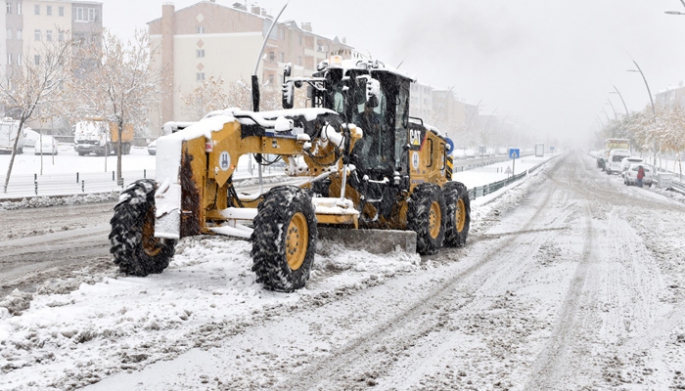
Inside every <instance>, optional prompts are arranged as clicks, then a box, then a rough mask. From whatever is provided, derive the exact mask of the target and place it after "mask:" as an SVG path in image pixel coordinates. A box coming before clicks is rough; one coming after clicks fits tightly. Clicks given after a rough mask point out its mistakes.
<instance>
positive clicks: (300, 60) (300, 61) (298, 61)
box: [297, 57, 302, 66]
mask: <svg viewBox="0 0 685 391" xmlns="http://www.w3.org/2000/svg"><path fill="white" fill-rule="evenodd" d="M297 65H299V66H302V57H297Z"/></svg>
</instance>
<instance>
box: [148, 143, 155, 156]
mask: <svg viewBox="0 0 685 391" xmlns="http://www.w3.org/2000/svg"><path fill="white" fill-rule="evenodd" d="M147 153H149V154H150V155H156V154H157V140H155V141H153V142H151V143H150V144H148V145H147Z"/></svg>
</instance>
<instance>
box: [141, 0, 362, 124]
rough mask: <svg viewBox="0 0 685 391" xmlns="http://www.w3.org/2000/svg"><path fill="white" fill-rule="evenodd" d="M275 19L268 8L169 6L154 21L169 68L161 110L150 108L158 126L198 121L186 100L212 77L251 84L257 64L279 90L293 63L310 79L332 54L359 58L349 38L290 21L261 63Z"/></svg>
mask: <svg viewBox="0 0 685 391" xmlns="http://www.w3.org/2000/svg"><path fill="white" fill-rule="evenodd" d="M273 19H274V18H273V17H272V16H271V15H269V14H268V12H267V11H266V10H265V9H263V8H261V7H258V6H248V5H246V4H244V3H234V4H233V5H232V6H224V5H220V4H217V3H216V2H215V1H201V2H199V3H196V4H194V5H191V6H189V7H187V8H183V9H180V10H176V9H175V7H174V5H173V4H169V3H166V4H164V5H163V6H162V17H161V18H159V19H156V20H153V21H151V22H148V27H149V32H150V42H151V45H152V47H153V48H154V49H155V50H154V56H153V63H154V64H156V65H157V66H160V67H162V66H163V72H164V73H165V76H166V78H165V82H164V85H165V87H164V88H165V93H164V94H163V96H162V97H161V102H159V103H158V104H159V108H158V109H156V110H155V109H154V108H151V110H150V111H151V113H152V114H151V115H152V116H153V117H154V116H155V113H157V115H156V117H157V118H152V119H151V123H152V126H153V128H156V129H159V128H161V124H163V123H164V122H166V121H171V120H191V121H192V120H197V118H184V115H186V114H184V112H185V110H184V106H185V104H184V103H183V100H182V99H181V96H182V95H183V94H188V93H189V92H191V91H192V90H193V89H195V88H196V87H197V86H198V85H200V84H201V83H202V82H203V81H204V80H206V79H208V78H209V77H210V76H214V77H216V78H222V79H223V80H225V81H226V82H237V81H243V82H244V83H245V84H246V85H249V84H250V78H251V76H252V74H253V73H254V71H255V66H256V67H257V75H258V76H259V78H260V83H262V84H267V85H272V86H276V87H278V86H280V84H281V83H282V77H283V69H284V66H285V65H286V64H287V63H291V64H292V75H293V76H310V75H311V74H312V73H313V72H315V71H316V66H317V64H318V63H319V62H321V61H323V60H325V59H327V58H328V57H329V56H331V55H341V56H343V57H344V58H351V57H352V56H353V49H352V48H351V47H350V46H348V45H347V44H346V43H345V41H344V40H339V39H337V38H334V39H329V38H326V37H323V36H320V35H317V34H315V33H314V32H313V31H312V26H311V23H301V24H300V25H298V24H297V23H296V22H294V21H286V22H283V23H278V25H277V26H276V27H275V28H274V29H273V30H272V32H271V34H270V36H269V39H268V41H267V44H266V47H265V49H264V53H263V55H262V56H261V57H260V58H259V59H258V58H257V56H258V54H259V50H260V48H261V46H262V43H263V41H264V37H265V36H266V34H267V32H268V30H269V28H270V26H271V24H272V22H273Z"/></svg>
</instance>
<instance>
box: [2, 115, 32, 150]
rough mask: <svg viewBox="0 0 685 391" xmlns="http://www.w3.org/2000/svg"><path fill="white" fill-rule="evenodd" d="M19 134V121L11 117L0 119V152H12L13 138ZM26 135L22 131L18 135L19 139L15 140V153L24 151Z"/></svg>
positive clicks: (15, 138)
mask: <svg viewBox="0 0 685 391" xmlns="http://www.w3.org/2000/svg"><path fill="white" fill-rule="evenodd" d="M18 134H19V121H16V120H13V119H12V118H4V119H2V121H0V152H9V153H12V150H13V149H14V145H15V144H14V143H15V140H17V135H18ZM25 141H26V137H24V132H22V133H21V135H19V140H17V141H16V145H17V153H18V154H21V153H24V145H25Z"/></svg>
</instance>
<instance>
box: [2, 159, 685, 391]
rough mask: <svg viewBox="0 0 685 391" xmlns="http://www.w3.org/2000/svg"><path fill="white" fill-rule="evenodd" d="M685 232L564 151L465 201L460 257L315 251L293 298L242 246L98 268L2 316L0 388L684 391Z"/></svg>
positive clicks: (186, 249)
mask: <svg viewBox="0 0 685 391" xmlns="http://www.w3.org/2000/svg"><path fill="white" fill-rule="evenodd" d="M683 221H685V205H683V204H682V203H679V202H676V201H674V200H672V199H670V198H668V197H664V196H663V195H662V194H660V193H658V192H654V191H652V190H649V189H638V188H635V187H626V186H623V184H622V182H621V180H620V178H618V177H616V176H607V175H605V174H600V173H599V172H598V170H597V169H596V168H595V162H594V160H592V159H590V158H589V157H585V156H581V155H567V156H565V157H563V158H562V159H557V160H556V161H553V162H552V163H550V164H549V165H548V167H546V168H543V169H542V170H540V171H539V172H536V173H535V174H534V175H531V176H530V177H528V178H527V180H526V181H525V182H524V183H522V184H521V185H519V186H516V187H514V188H512V189H508V191H507V192H505V193H504V194H502V195H501V196H500V197H499V198H497V199H496V200H494V201H492V202H489V203H487V204H484V203H477V204H475V205H473V225H472V230H471V235H470V236H469V241H468V244H467V247H466V248H463V249H453V250H443V251H441V252H440V253H439V254H437V255H434V256H427V257H423V258H420V257H418V256H416V255H408V254H402V253H394V254H387V255H372V254H368V253H366V252H364V251H360V250H356V249H351V248H344V247H340V246H336V245H332V246H329V245H327V244H326V243H323V244H322V245H321V246H320V248H319V249H318V251H317V260H316V265H315V268H314V270H313V273H312V279H311V280H310V281H309V283H308V284H307V287H306V288H305V289H303V290H300V291H297V292H295V293H293V294H280V293H274V292H267V291H264V290H263V289H262V288H261V286H260V285H258V284H256V283H255V282H254V276H253V275H252V273H251V272H250V271H249V267H250V258H249V244H248V243H246V242H244V241H238V240H232V239H225V238H192V239H188V240H184V241H183V242H182V243H180V244H179V247H178V248H177V256H176V257H175V258H174V261H173V262H172V264H171V266H170V267H169V269H167V270H166V271H165V272H164V273H162V274H161V275H156V276H152V277H148V278H144V279H141V278H131V277H123V276H120V275H118V274H117V273H116V272H115V271H113V270H112V269H113V268H111V267H109V268H105V269H102V270H97V269H92V268H91V269H87V270H84V271H82V272H80V273H72V276H71V277H70V279H69V281H70V282H69V284H71V285H72V286H73V285H74V284H76V286H75V287H74V288H73V289H65V290H63V291H60V290H59V289H56V288H53V289H50V288H49V287H55V286H56V285H60V282H59V281H51V282H48V283H46V285H45V286H41V287H39V289H38V290H37V291H36V292H35V293H33V294H31V295H30V296H31V297H30V298H26V297H24V300H28V301H30V304H31V306H30V308H21V309H19V311H18V312H20V313H21V314H20V315H19V314H16V315H15V316H11V315H10V314H9V313H7V312H5V313H4V315H3V313H2V312H0V390H12V389H17V390H24V389H33V390H44V389H75V388H80V387H84V386H86V387H85V389H88V390H169V389H174V390H177V389H178V390H181V389H183V390H187V389H197V390H205V389H207V390H366V389H374V390H463V389H474V390H505V389H508V390H593V389H597V390H623V389H626V390H665V389H671V388H679V387H685V376H684V375H683V374H682V372H681V371H682V370H683V368H685V366H684V365H685V362H684V361H685V254H684V253H683V250H682V249H683V248H685V235H684V234H683V228H682V224H683ZM3 239H4V238H3ZM0 250H1V249H0ZM89 273H90V274H89ZM79 284H80V285H79ZM22 297H23V296H22V294H21V293H19V292H15V293H14V294H12V295H10V296H9V297H8V298H16V299H17V302H20V301H21V300H22ZM6 300H7V299H6ZM0 311H2V309H0ZM91 383H92V384H91ZM89 384H91V385H90V386H88V385H89Z"/></svg>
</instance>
